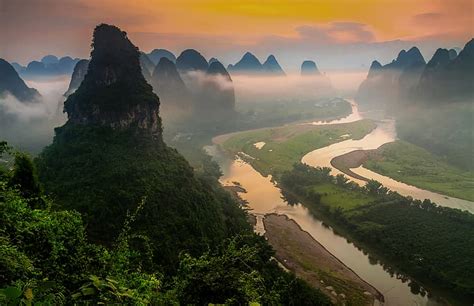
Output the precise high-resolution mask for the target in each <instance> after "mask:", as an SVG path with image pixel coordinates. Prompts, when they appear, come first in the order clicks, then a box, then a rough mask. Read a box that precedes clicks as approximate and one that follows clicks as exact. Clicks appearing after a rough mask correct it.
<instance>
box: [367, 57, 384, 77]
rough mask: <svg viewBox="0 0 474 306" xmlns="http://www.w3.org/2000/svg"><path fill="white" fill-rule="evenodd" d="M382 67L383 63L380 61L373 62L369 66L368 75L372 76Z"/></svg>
mask: <svg viewBox="0 0 474 306" xmlns="http://www.w3.org/2000/svg"><path fill="white" fill-rule="evenodd" d="M381 69H382V64H380V63H379V62H378V61H373V62H372V64H371V65H370V68H369V75H368V76H367V77H368V78H371V77H373V76H375V75H377V73H378V72H379V71H380V70H381Z"/></svg>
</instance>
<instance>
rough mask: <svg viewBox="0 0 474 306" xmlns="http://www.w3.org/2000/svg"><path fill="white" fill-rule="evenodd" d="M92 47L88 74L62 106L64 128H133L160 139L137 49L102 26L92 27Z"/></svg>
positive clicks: (156, 105)
mask: <svg viewBox="0 0 474 306" xmlns="http://www.w3.org/2000/svg"><path fill="white" fill-rule="evenodd" d="M92 45H93V50H92V52H91V61H90V63H89V68H88V72H87V74H86V76H85V78H84V80H83V81H82V83H81V85H80V86H79V88H78V89H77V90H76V92H75V94H74V95H70V96H69V97H68V99H67V100H66V102H65V103H64V109H65V112H66V113H67V115H68V122H67V123H66V125H101V126H109V127H112V128H114V129H129V128H134V129H135V130H136V131H139V132H142V133H148V134H151V135H153V136H155V137H159V138H161V132H162V128H161V120H160V118H159V116H158V109H159V99H158V97H157V96H156V95H155V94H154V93H153V91H152V87H151V86H150V85H149V84H148V83H147V82H146V81H145V79H144V77H143V74H142V72H141V68H140V60H139V57H140V53H139V51H138V48H137V47H135V46H134V45H133V44H132V43H131V42H130V40H129V39H128V38H127V34H126V33H125V32H122V31H121V30H120V29H119V28H117V27H115V26H110V25H105V24H102V25H99V26H97V27H96V29H95V31H94V40H93V44H92Z"/></svg>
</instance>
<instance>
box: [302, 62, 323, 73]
mask: <svg viewBox="0 0 474 306" xmlns="http://www.w3.org/2000/svg"><path fill="white" fill-rule="evenodd" d="M301 75H304V76H314V75H321V73H320V72H319V70H318V67H317V66H316V63H315V62H313V61H304V62H303V63H302V64H301Z"/></svg>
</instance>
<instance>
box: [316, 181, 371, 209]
mask: <svg viewBox="0 0 474 306" xmlns="http://www.w3.org/2000/svg"><path fill="white" fill-rule="evenodd" d="M311 188H312V189H313V190H314V191H316V192H317V193H319V194H322V197H321V203H322V204H324V205H327V206H328V207H330V209H331V210H333V209H336V208H339V209H341V210H342V211H344V212H346V211H350V210H353V209H355V208H357V207H359V206H363V205H367V204H369V203H370V202H372V201H374V200H375V197H374V196H371V195H369V194H365V193H361V192H354V191H352V190H348V189H346V188H343V187H339V186H337V185H334V184H331V183H322V184H318V185H314V186H312V187H311Z"/></svg>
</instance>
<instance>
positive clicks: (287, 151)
mask: <svg viewBox="0 0 474 306" xmlns="http://www.w3.org/2000/svg"><path fill="white" fill-rule="evenodd" d="M374 128H375V123H374V122H373V121H371V120H360V121H356V122H351V123H345V124H338V125H322V126H315V125H288V126H283V127H278V128H268V129H262V130H257V131H248V132H242V133H238V134H236V135H234V136H232V137H231V138H229V139H228V140H226V141H225V142H224V143H223V144H222V146H223V148H224V149H225V150H226V151H229V152H231V153H234V154H237V153H239V152H243V153H245V154H248V155H249V156H251V157H253V158H247V161H248V162H249V163H250V164H251V165H252V166H253V167H254V168H255V169H256V170H257V171H258V172H260V173H261V174H263V175H265V176H266V175H268V174H272V175H273V176H275V175H278V174H280V173H282V172H284V171H287V170H291V169H292V166H293V164H294V163H296V162H299V161H300V160H301V158H302V157H303V156H304V155H306V154H307V153H309V152H311V151H313V150H315V149H319V148H322V147H325V146H328V145H331V144H333V143H336V142H339V141H343V140H345V139H344V138H343V137H341V136H343V135H345V134H350V135H351V138H353V139H361V138H363V137H364V136H365V135H367V134H368V133H369V132H370V131H372V130H373V129H374ZM257 142H265V145H264V146H263V148H261V149H257V148H256V147H255V146H254V144H255V143H257Z"/></svg>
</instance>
